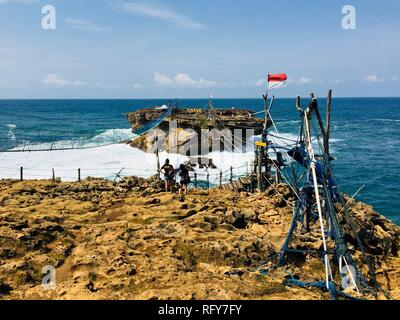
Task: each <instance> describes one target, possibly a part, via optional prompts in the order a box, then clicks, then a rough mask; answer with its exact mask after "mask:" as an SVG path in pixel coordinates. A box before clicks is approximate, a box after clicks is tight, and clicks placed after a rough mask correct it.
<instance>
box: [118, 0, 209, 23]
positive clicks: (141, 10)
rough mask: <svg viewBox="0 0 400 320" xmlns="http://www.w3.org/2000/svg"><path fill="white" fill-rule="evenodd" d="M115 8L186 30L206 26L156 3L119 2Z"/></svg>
mask: <svg viewBox="0 0 400 320" xmlns="http://www.w3.org/2000/svg"><path fill="white" fill-rule="evenodd" d="M115 6H116V7H117V8H118V9H120V10H122V11H124V12H126V13H131V14H134V15H137V16H144V17H149V18H153V19H159V20H163V21H166V22H169V23H173V24H176V25H178V26H180V27H182V28H185V29H197V30H198V29H204V28H205V25H203V24H201V23H199V22H196V21H194V20H193V19H192V18H190V17H188V16H185V15H183V14H180V13H178V12H176V11H174V10H172V9H170V8H167V7H164V6H161V5H159V4H155V3H152V4H151V3H144V2H124V1H117V2H116V3H115Z"/></svg>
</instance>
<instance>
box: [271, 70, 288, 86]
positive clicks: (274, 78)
mask: <svg viewBox="0 0 400 320" xmlns="http://www.w3.org/2000/svg"><path fill="white" fill-rule="evenodd" d="M287 78H288V77H287V75H286V73H280V74H269V75H268V88H269V89H277V88H282V87H284V86H285V85H286V80H287Z"/></svg>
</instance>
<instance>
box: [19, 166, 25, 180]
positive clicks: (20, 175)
mask: <svg viewBox="0 0 400 320" xmlns="http://www.w3.org/2000/svg"><path fill="white" fill-rule="evenodd" d="M19 178H20V180H21V181H24V167H21V168H19Z"/></svg>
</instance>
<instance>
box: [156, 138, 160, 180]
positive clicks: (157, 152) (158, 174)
mask: <svg viewBox="0 0 400 320" xmlns="http://www.w3.org/2000/svg"><path fill="white" fill-rule="evenodd" d="M155 142H156V157H157V178H158V179H161V176H160V171H161V165H160V153H159V150H158V136H156V139H155Z"/></svg>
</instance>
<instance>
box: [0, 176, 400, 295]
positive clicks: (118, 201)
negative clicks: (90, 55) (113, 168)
mask: <svg viewBox="0 0 400 320" xmlns="http://www.w3.org/2000/svg"><path fill="white" fill-rule="evenodd" d="M162 187H163V183H162V182H160V181H158V180H157V179H155V178H154V179H150V180H144V179H139V178H128V179H127V180H126V181H124V182H120V183H112V182H110V181H106V180H99V179H89V180H85V181H82V183H61V182H52V181H25V182H17V181H10V180H7V181H1V182H0V298H3V299H328V298H329V295H327V294H326V293H322V292H320V291H318V290H316V289H315V290H314V289H312V290H305V289H300V288H290V287H287V286H285V285H284V280H285V277H287V273H286V272H287V271H290V273H292V274H293V275H295V276H298V277H301V278H302V279H304V280H316V279H323V277H324V269H323V264H322V262H321V260H320V259H318V258H315V257H311V256H309V257H303V258H299V257H294V258H292V259H289V261H288V265H287V266H286V268H285V269H283V268H282V269H276V270H275V271H274V272H273V273H271V274H269V275H266V276H261V275H260V274H259V273H257V272H255V271H256V269H257V268H258V267H260V266H261V265H262V264H264V263H265V262H266V261H268V259H269V258H270V257H272V256H274V255H275V254H276V252H277V251H278V250H279V248H280V247H281V245H282V243H283V241H284V239H285V236H286V233H287V230H288V228H289V225H290V222H291V218H292V208H291V207H289V205H288V204H290V203H293V201H294V200H295V199H294V198H293V196H292V194H291V193H290V190H288V189H287V188H286V187H285V186H282V185H279V186H276V189H277V190H278V191H279V194H278V193H277V192H276V190H275V189H270V190H268V191H267V192H266V193H265V194H249V193H233V192H229V191H220V190H210V191H204V190H193V191H192V192H191V194H190V195H189V196H187V197H186V198H185V199H184V200H183V202H182V199H179V197H178V196H177V195H176V194H171V193H164V192H162ZM281 195H283V197H284V200H283V199H282V197H281ZM350 207H351V215H352V217H353V219H354V220H355V225H356V228H357V230H358V232H359V234H360V236H361V237H362V239H363V244H364V246H365V250H366V251H367V253H368V254H369V255H370V257H372V258H373V261H374V266H375V269H376V272H377V276H378V281H379V282H380V283H381V285H382V287H383V288H384V289H386V290H388V291H389V292H390V294H391V295H392V296H393V297H395V298H400V291H399V287H400V282H399V280H398V279H397V274H398V273H399V271H400V259H399V253H398V248H399V246H400V240H399V235H400V230H399V228H398V227H397V226H395V225H394V224H392V223H391V222H389V221H388V220H387V219H385V218H383V217H382V216H380V215H379V214H378V213H376V212H374V211H373V209H372V208H371V207H369V206H367V205H365V204H362V203H356V202H351V203H350ZM312 229H313V230H314V229H318V225H313V226H312ZM346 231H348V230H346ZM347 238H348V241H349V243H350V244H351V245H352V248H351V249H352V252H353V255H354V257H355V259H356V261H357V263H359V265H360V269H361V270H362V271H363V272H366V266H365V264H363V262H362V259H361V253H360V251H359V248H358V247H357V245H356V241H354V239H352V238H351V235H350V232H349V231H348V236H347ZM321 245H322V243H321V240H320V235H319V234H318V233H317V232H311V234H309V235H300V236H298V237H295V238H294V239H293V246H295V247H296V248H303V247H309V248H315V249H319V248H321ZM47 265H51V266H54V267H55V268H56V282H57V286H56V288H55V289H53V290H44V289H43V287H42V285H41V283H42V277H43V275H42V274H41V270H42V268H43V267H44V266H47ZM333 271H334V273H335V277H337V276H338V274H337V270H333ZM368 298H371V299H372V298H373V297H368ZM378 298H384V297H383V296H379V297H378Z"/></svg>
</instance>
